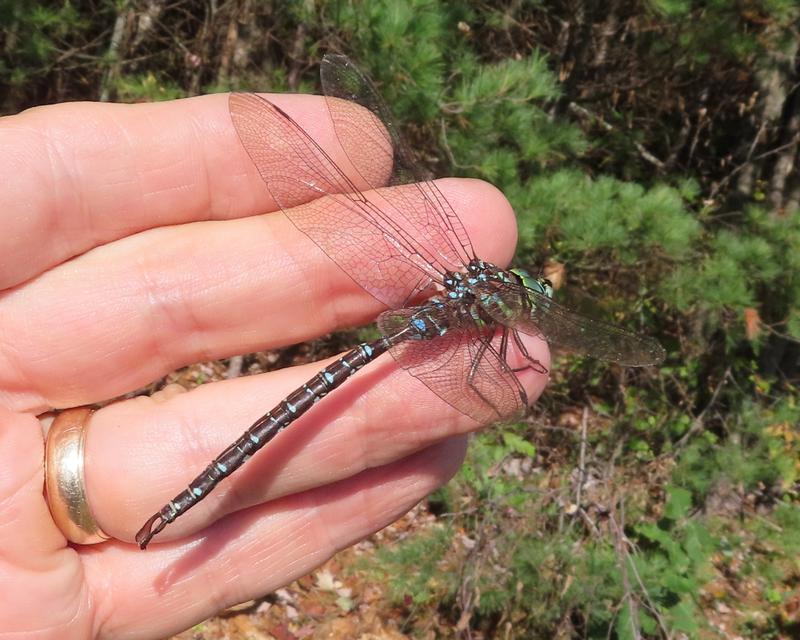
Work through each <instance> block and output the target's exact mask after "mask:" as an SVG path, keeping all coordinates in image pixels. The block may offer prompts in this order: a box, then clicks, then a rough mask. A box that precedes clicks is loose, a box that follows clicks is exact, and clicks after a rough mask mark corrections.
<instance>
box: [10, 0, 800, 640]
mask: <svg viewBox="0 0 800 640" xmlns="http://www.w3.org/2000/svg"><path fill="white" fill-rule="evenodd" d="M799 19H800V8H798V6H797V3H796V1H795V0H739V1H734V0H708V1H705V2H697V1H692V0H649V1H648V0H610V1H609V2H603V3H597V2H591V1H588V0H565V1H562V2H557V1H548V0H529V1H526V0H514V1H509V2H469V1H467V0H452V1H449V2H446V3H440V2H433V1H429V0H405V1H397V2H391V1H388V0H387V1H375V2H355V1H345V0H342V1H340V2H322V1H319V2H316V1H313V0H305V1H289V2H277V1H276V2H257V1H255V0H228V1H223V0H207V1H205V2H201V1H199V0H150V1H128V0H95V1H82V2H78V1H73V2H66V1H63V2H56V1H54V2H23V1H20V0H0V48H1V50H2V52H1V53H0V105H1V106H0V110H1V111H2V113H3V114H11V113H16V112H18V111H20V110H22V109H25V108H27V107H30V106H34V105H40V104H47V103H54V102H61V101H66V100H101V101H120V102H137V101H152V100H167V99H174V98H181V97H185V96H192V95H196V94H199V93H208V92H215V91H228V90H231V89H244V90H253V91H293V92H318V91H319V86H318V65H319V61H320V59H321V57H322V55H323V54H324V53H325V52H327V51H336V52H341V53H345V54H347V55H348V56H350V57H351V58H353V59H354V60H355V61H356V62H357V63H358V64H359V65H360V66H361V67H362V68H363V69H364V70H365V71H366V72H367V73H369V74H370V75H371V76H372V77H373V78H374V79H375V81H376V83H377V84H378V86H379V89H380V91H381V93H382V94H383V96H384V97H385V99H386V101H387V103H388V104H389V105H390V106H391V108H392V109H393V110H394V112H395V115H396V116H397V119H398V122H399V123H400V124H401V126H402V129H403V132H404V133H405V135H406V137H407V138H408V140H409V142H410V143H411V145H412V146H413V147H414V148H415V149H416V150H417V152H418V154H419V156H420V157H421V158H422V159H423V161H424V162H425V163H426V164H427V165H429V166H430V167H431V169H432V171H433V172H434V173H435V174H437V175H461V176H471V177H478V178H482V179H484V180H488V181H490V182H492V183H493V184H495V185H497V186H498V187H499V188H500V189H502V190H503V191H504V192H505V194H506V195H507V197H508V198H509V200H510V201H511V203H512V205H513V206H514V209H515V211H516V213H517V216H518V220H519V229H520V242H519V247H518V253H517V264H518V265H520V266H524V267H526V268H528V269H529V270H531V271H533V272H535V273H544V274H546V275H548V277H550V278H551V279H552V280H553V281H554V283H555V284H556V286H557V287H558V288H559V289H560V290H559V291H558V292H557V297H558V298H559V299H566V300H567V303H568V304H571V305H572V306H576V307H578V308H579V309H580V310H581V311H583V312H585V313H589V314H592V315H597V316H599V317H603V318H605V319H607V320H610V321H613V322H615V323H618V324H620V325H622V326H625V327H627V328H629V329H631V330H635V331H640V332H643V333H646V334H649V335H653V336H656V337H658V339H659V340H660V341H661V342H662V344H663V345H664V346H665V347H666V348H667V351H668V357H667V360H666V361H665V362H664V364H663V366H661V367H658V368H648V369H646V370H632V369H622V368H620V367H617V366H613V365H609V364H606V363H602V362H598V361H594V360H590V359H580V358H576V357H574V356H570V355H569V354H556V358H555V360H554V363H553V367H552V383H551V385H550V387H549V388H548V390H547V391H546V392H545V395H544V396H543V397H542V399H541V401H540V402H539V404H538V405H537V407H535V408H534V409H533V410H532V411H531V413H530V415H529V416H527V417H526V419H525V420H524V421H521V422H519V423H516V424H512V425H506V426H503V427H497V428H494V429H491V430H487V431H485V432H484V433H482V434H480V435H479V436H477V437H475V438H474V440H473V443H472V446H471V451H470V455H469V460H468V463H467V464H466V465H465V466H464V467H463V469H462V470H461V472H460V473H459V475H458V476H457V478H456V479H455V480H454V481H453V482H451V483H450V485H448V486H447V487H446V488H445V489H443V490H441V491H439V492H438V493H437V494H435V495H434V496H431V498H430V499H429V500H428V501H427V502H426V503H424V504H422V505H420V506H419V507H417V508H416V509H415V510H414V511H412V512H411V513H410V514H409V515H408V516H406V517H405V518H403V519H402V520H401V521H400V522H398V523H397V524H395V525H393V526H392V527H390V528H388V529H387V530H385V531H383V532H381V533H379V534H378V535H376V536H374V537H373V538H372V539H370V540H368V541H365V542H364V543H362V544H360V545H358V546H357V547H355V548H353V549H350V550H347V551H345V552H343V553H342V554H340V555H339V556H337V557H336V558H335V559H334V560H332V561H331V562H329V563H328V564H326V565H325V567H323V568H321V569H320V570H319V571H318V572H316V574H314V575H312V576H308V577H307V578H305V579H303V580H300V581H298V582H297V583H294V584H292V585H290V586H288V587H287V588H285V589H282V590H280V591H279V592H277V593H275V594H270V595H269V596H267V597H265V598H264V599H263V600H260V601H257V602H252V603H247V604H246V605H244V606H243V607H242V608H240V609H238V610H235V611H228V612H225V613H224V614H222V615H221V616H220V617H218V618H215V619H212V620H209V621H207V622H205V623H203V624H202V625H199V626H198V627H196V628H195V629H193V630H191V631H189V632H186V633H184V634H181V636H179V637H180V638H218V637H223V636H224V637H229V638H278V639H280V640H285V639H293V638H308V637H312V638H317V637H319V638H322V637H325V638H357V637H365V638H366V637H369V638H471V639H482V638H509V639H516V638H598V639H599V638H620V639H627V638H683V637H686V638H734V637H741V638H797V637H800V561H798V558H800V508H799V505H800V494H799V491H800V482H798V478H799V477H800V429H799V427H798V423H800V405H798V394H797V385H798V382H799V381H800V344H799V343H798V341H799V340H800V276H799V270H798V267H800V211H799V210H798V207H799V206H800V172H798V145H799V143H800V54H799V53H798V44H799V43H800V33H798V21H799ZM233 250H235V248H233ZM572 291H581V292H583V293H582V294H581V295H580V296H578V297H576V296H574V295H572V296H571V294H570V292H572ZM364 331H367V332H368V331H369V330H362V331H361V333H364ZM359 333H360V332H359V331H357V330H354V331H349V332H342V333H341V334H336V335H333V336H326V337H324V338H322V339H320V340H317V341H315V342H313V343H310V344H304V345H295V346H292V347H288V348H286V349H284V350H280V351H275V352H266V353H258V354H249V355H246V356H244V357H237V358H232V359H230V360H225V361H218V362H212V363H201V364H198V365H193V366H192V367H187V368H186V369H184V370H181V371H178V372H175V373H174V374H172V375H171V376H169V377H167V378H165V379H164V380H161V381H158V382H156V383H154V384H153V385H152V386H151V387H150V388H149V389H148V390H153V389H156V388H159V387H160V386H163V384H165V383H166V382H176V381H177V382H180V383H181V384H184V385H185V386H193V385H197V384H202V383H204V382H207V381H209V380H214V379H218V378H222V377H231V376H234V375H240V374H247V373H255V372H259V371H264V370H268V369H270V368H274V367H281V366H287V365H290V364H294V363H299V362H305V361H309V360H316V359H318V358H321V357H323V356H327V355H332V354H333V353H336V352H338V351H339V350H342V349H344V348H346V347H347V346H348V345H350V344H352V342H353V340H355V339H357V337H358V335H359ZM370 634H371V635H370Z"/></svg>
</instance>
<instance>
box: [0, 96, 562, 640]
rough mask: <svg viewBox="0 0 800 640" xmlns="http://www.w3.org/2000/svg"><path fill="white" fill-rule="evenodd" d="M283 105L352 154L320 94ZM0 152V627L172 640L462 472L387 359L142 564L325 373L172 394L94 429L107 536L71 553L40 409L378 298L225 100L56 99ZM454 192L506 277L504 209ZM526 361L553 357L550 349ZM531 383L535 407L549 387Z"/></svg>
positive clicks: (259, 343) (439, 429)
mask: <svg viewBox="0 0 800 640" xmlns="http://www.w3.org/2000/svg"><path fill="white" fill-rule="evenodd" d="M273 99H274V101H275V102H276V103H277V104H278V105H279V106H280V107H282V108H283V109H285V110H286V111H287V112H288V113H290V114H291V115H292V116H293V117H295V119H296V120H297V121H298V122H299V123H300V124H301V125H302V126H303V127H304V128H306V130H308V131H309V133H310V134H311V135H312V136H314V137H315V139H317V140H319V141H320V144H322V146H323V147H324V148H326V150H328V152H329V153H331V154H332V156H333V157H334V159H339V158H340V155H339V154H341V150H340V149H339V148H338V145H337V144H336V141H335V137H334V135H333V132H332V131H331V130H330V128H329V125H328V119H327V118H326V117H324V114H325V111H324V110H325V103H324V101H323V100H322V99H321V98H316V97H312V96H275V97H274V98H273ZM0 145H2V148H3V151H4V153H3V155H2V157H1V158H0V175H3V176H5V177H6V186H5V188H4V198H3V200H4V202H3V206H2V208H0V217H1V219H2V229H3V233H2V235H0V469H2V471H0V504H2V507H1V508H0V514H2V522H0V549H2V550H3V561H2V562H3V564H2V569H1V570H0V593H2V594H3V598H2V601H1V602H0V629H2V630H3V631H5V632H9V633H10V632H14V633H17V634H25V637H41V638H47V637H53V638H59V639H61V638H83V637H120V636H122V635H125V636H126V637H132V638H133V637H141V638H156V637H163V636H165V635H168V634H170V633H173V632H176V631H179V630H181V629H184V628H187V627H189V626H191V625H192V624H194V623H196V622H197V621H200V620H202V619H204V618H206V617H208V616H209V615H211V614H213V613H215V612H216V611H219V610H220V609H222V608H224V607H226V606H228V605H231V604H233V603H237V602H242V601H245V600H248V599H251V598H253V597H256V596H258V595H262V594H264V593H267V592H269V591H271V590H274V589H276V588H277V587H279V586H281V585H283V584H285V583H287V582H290V581H291V580H293V579H295V578H297V577H299V576H302V575H304V574H306V573H308V572H309V571H311V570H312V569H313V568H314V567H316V566H318V565H319V564H321V563H322V562H324V561H325V560H326V559H327V558H329V557H330V556H331V555H332V554H334V553H336V552H337V551H338V550H340V549H342V548H344V547H346V546H348V545H350V544H353V543H354V542H356V541H358V540H360V539H362V538H364V537H365V536H367V535H369V534H370V533H372V532H374V531H376V530H378V529H380V528H382V527H384V526H386V525H387V524H389V523H391V522H392V521H394V520H395V519H397V518H398V517H399V516H400V515H402V514H403V513H404V512H405V511H407V510H408V509H409V508H410V507H411V506H413V505H414V504H415V503H416V502H418V501H419V500H420V499H422V498H423V497H424V496H425V495H427V494H428V493H429V492H431V491H433V490H434V489H436V488H437V487H438V486H440V485H441V484H442V483H444V482H446V481H447V480H448V479H449V477H450V476H451V475H452V474H453V473H454V472H455V471H456V469H457V468H458V466H459V465H460V464H461V461H462V458H463V455H464V449H465V438H464V434H465V433H467V432H468V431H471V430H474V429H475V428H476V427H477V426H478V425H476V423H474V422H473V421H472V420H470V419H469V418H467V417H465V416H463V415H461V414H460V413H458V412H456V411H455V410H454V409H452V408H451V407H449V406H448V405H447V404H445V403H444V402H442V401H441V400H440V399H439V398H438V397H437V396H435V395H434V394H433V393H432V392H430V391H429V390H428V389H427V388H426V387H425V386H424V385H423V384H422V383H420V382H419V381H417V380H416V379H414V378H412V377H411V376H410V375H408V374H407V373H406V372H404V371H402V370H399V369H398V367H397V365H396V364H395V363H394V361H393V359H392V358H391V357H390V356H383V357H382V358H381V359H380V360H379V361H377V362H375V363H373V364H372V365H370V366H369V367H367V368H365V369H364V370H363V371H361V372H360V373H359V374H358V375H357V376H356V377H354V378H353V379H352V380H351V381H349V382H348V383H347V384H346V385H344V386H343V387H342V388H341V389H338V390H337V391H336V393H334V394H331V396H330V397H328V398H326V399H325V401H324V402H321V403H320V404H319V405H317V406H316V407H314V409H312V410H311V411H310V412H309V413H308V414H307V415H306V416H304V417H303V418H301V419H300V420H298V421H297V423H296V424H294V425H293V426H292V427H291V428H290V429H288V430H287V431H286V432H284V433H282V434H281V435H280V437H279V438H276V440H275V441H274V442H273V443H271V444H270V445H269V446H268V447H266V448H265V449H264V450H262V451H261V452H259V453H258V455H257V456H255V457H254V458H253V459H252V460H251V461H249V462H248V463H247V464H246V465H245V467H244V468H243V469H242V470H241V471H240V472H238V473H237V474H235V475H234V476H232V477H231V478H229V479H228V480H226V481H225V482H224V483H222V484H221V485H220V486H219V487H218V488H217V489H216V491H215V492H214V493H212V494H211V496H210V497H209V498H207V499H206V500H205V501H203V502H202V503H201V504H200V505H198V506H197V507H196V508H195V509H193V510H192V511H191V512H189V513H187V515H185V516H184V517H182V518H180V519H179V520H178V521H176V522H175V523H174V524H172V525H170V527H168V528H167V529H166V530H165V531H164V532H163V533H162V534H160V536H159V537H158V538H157V539H156V540H155V541H154V542H153V543H152V545H151V547H149V548H148V550H147V551H146V552H142V551H140V550H139V549H138V547H137V546H136V545H135V544H133V542H132V541H133V535H134V533H135V532H136V531H137V529H138V528H139V527H140V526H141V524H142V523H143V522H144V520H145V519H146V518H147V517H148V516H149V515H150V514H151V513H152V512H153V511H154V510H155V509H157V508H159V507H160V506H161V505H162V504H163V503H164V502H165V501H166V500H168V499H170V498H171V497H172V496H173V495H175V493H177V492H178V491H179V490H180V489H181V488H183V487H184V486H185V484H186V483H187V482H188V481H189V480H191V479H192V478H194V476H195V475H196V474H197V473H198V472H199V471H201V470H202V469H203V468H204V466H205V465H206V464H207V463H208V462H209V461H210V460H211V459H212V458H213V457H214V456H215V455H217V454H218V453H219V452H220V451H221V450H222V449H224V448H225V446H226V445H227V444H228V443H229V442H231V441H232V440H233V439H235V438H236V437H237V436H238V435H240V434H241V432H242V431H243V430H244V429H245V428H246V427H247V426H248V425H249V424H250V423H251V422H252V421H253V419H255V418H257V417H258V416H260V415H261V414H262V413H264V412H265V411H266V410H268V409H269V408H271V407H272V406H274V405H275V404H276V403H277V402H279V401H280V400H281V399H282V397H284V396H285V395H286V394H287V393H289V392H290V391H291V390H293V389H294V388H296V387H297V386H299V385H300V384H302V383H303V382H305V381H306V380H307V379H308V378H310V377H311V376H312V375H313V374H314V373H315V372H316V371H318V370H319V369H320V368H321V367H322V366H324V365H323V364H322V363H315V364H311V365H306V366H301V367H294V368H291V369H286V370H282V371H276V372H272V373H268V374H264V375H259V376H252V377H247V378H240V379H237V380H230V381H225V382H217V383H211V384H207V385H204V386H201V387H199V388H197V389H195V390H193V391H192V392H190V393H181V392H180V391H179V390H178V389H177V388H176V387H174V386H173V387H168V388H167V389H165V390H164V391H162V392H159V393H157V394H155V395H154V396H153V397H137V398H133V399H129V400H123V401H120V402H117V403H115V404H111V405H109V406H106V407H104V408H102V409H100V410H98V411H97V412H96V413H94V414H93V416H92V417H91V419H90V421H89V423H88V432H87V440H86V455H85V474H86V478H85V481H86V492H87V495H88V500H89V503H90V505H91V509H92V512H93V513H94V515H95V517H96V519H97V521H98V523H99V525H100V526H101V527H102V529H103V530H104V531H105V532H107V533H108V534H109V535H111V537H112V539H111V540H109V541H107V542H104V543H102V544H97V545H92V546H81V545H72V544H70V543H68V542H67V540H66V539H65V538H64V535H63V534H62V533H61V531H60V530H59V529H58V528H57V527H56V525H55V524H54V522H53V520H52V518H51V516H50V513H49V511H48V508H47V504H46V502H45V499H44V497H43V494H42V479H43V466H42V463H43V442H44V440H43V437H42V429H41V428H40V421H39V420H37V416H40V415H42V414H45V413H46V412H48V411H50V410H52V409H54V408H64V407H71V406H79V405H84V404H87V403H95V402H100V401H103V400H106V399H109V398H113V397H116V396H118V395H120V394H123V393H125V392H128V391H131V390H133V389H137V388H139V387H141V386H142V385H143V384H146V383H148V382H150V381H152V380H154V379H157V378H159V377H161V376H163V375H164V374H166V373H168V372H170V371H172V370H174V369H175V368H177V367H180V366H182V365H184V364H186V363H190V362H197V361H205V360H210V359H214V358H220V357H225V356H229V355H231V354H235V353H245V352H250V351H255V350H259V349H269V348H274V347H277V346H280V345H286V344H291V343H296V342H300V341H303V340H307V339H309V338H311V337H314V336H318V335H322V334H325V333H328V332H330V331H333V330H336V329H338V328H341V327H346V326H353V325H357V324H363V323H366V322H369V321H370V320H371V319H373V318H374V317H375V315H376V314H377V313H378V312H380V311H381V310H382V307H381V305H380V304H378V303H377V302H376V301H375V300H374V299H373V298H371V297H370V296H369V295H368V294H367V293H365V292H364V291H363V290H361V289H360V288H359V287H358V286H357V285H356V284H355V283H354V282H353V281H352V280H351V279H350V278H349V277H348V276H347V275H345V274H344V273H343V272H342V271H341V270H340V269H338V267H336V266H335V265H334V264H333V263H332V262H331V261H330V260H329V259H328V258H327V257H326V256H325V255H324V254H323V253H322V252H321V251H320V250H319V249H317V247H316V246H315V245H314V244H313V243H312V242H311V241H310V240H309V239H308V238H307V237H306V236H305V235H303V234H302V233H301V232H300V231H298V230H297V229H296V228H295V227H294V226H293V225H292V224H291V223H290V222H289V221H288V220H287V219H286V218H285V217H284V216H283V215H281V214H280V213H277V214H276V213H274V211H275V210H276V209H277V207H276V205H275V203H274V202H272V201H271V198H270V196H269V193H268V191H267V190H266V188H265V187H264V184H263V182H262V181H261V179H260V177H259V176H258V174H257V172H256V170H255V168H254V167H253V166H252V164H251V162H250V160H249V158H248V157H247V155H246V153H245V152H244V150H243V149H242V147H241V146H240V143H239V140H238V138H237V136H236V133H235V132H234V129H233V126H232V124H231V121H230V117H229V115H228V110H227V96H224V95H213V96H206V97H202V98H195V99H190V100H181V101H174V102H165V103H157V104H142V105H101V104H86V103H84V104H79V103H76V104H63V105H56V106H52V107H43V108H39V109H34V110H30V111H27V112H24V113H22V114H20V115H17V116H11V117H8V118H4V119H2V120H0ZM439 184H440V187H441V189H442V190H443V192H444V193H445V194H446V196H447V197H448V199H449V200H450V201H451V202H452V204H453V205H454V206H455V208H456V210H457V211H458V212H459V214H460V215H461V216H462V219H463V221H464V223H465V226H466V227H467V229H468V230H469V231H470V235H471V237H472V239H473V242H474V244H475V245H476V249H477V250H478V254H479V255H480V256H481V257H484V258H485V259H487V260H492V261H493V262H496V263H498V264H504V263H506V262H507V261H508V260H509V259H510V257H511V254H512V252H513V245H514V221H513V215H512V213H511V211H510V208H509V206H508V204H507V202H506V201H505V199H504V198H503V197H502V196H501V195H500V194H499V193H498V192H497V191H496V190H494V189H493V188H492V187H490V186H488V185H486V184H484V183H481V182H477V181H468V180H443V181H440V183H439ZM264 212H266V214H264ZM261 214H264V215H261ZM529 350H530V351H531V355H533V356H534V357H535V358H537V359H538V360H540V361H541V362H543V363H544V364H545V365H547V360H548V358H547V351H546V345H544V343H542V342H538V341H535V342H533V343H532V344H531V345H529ZM523 382H524V384H525V386H526V388H527V390H528V394H529V397H530V398H531V399H534V398H536V397H538V395H539V393H540V392H541V390H542V387H543V386H544V382H545V380H544V378H543V377H542V376H536V375H528V376H527V377H523ZM157 543H158V544H157Z"/></svg>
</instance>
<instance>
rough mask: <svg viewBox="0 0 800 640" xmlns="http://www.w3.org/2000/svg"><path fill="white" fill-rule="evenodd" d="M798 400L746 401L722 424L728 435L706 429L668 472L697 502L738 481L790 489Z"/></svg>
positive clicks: (796, 458) (797, 444)
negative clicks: (765, 403) (768, 403)
mask: <svg viewBox="0 0 800 640" xmlns="http://www.w3.org/2000/svg"><path fill="white" fill-rule="evenodd" d="M798 424H800V406H798V404H797V403H796V401H795V400H794V398H787V399H783V400H780V401H778V402H776V403H775V404H774V405H773V406H771V407H768V408H764V407H762V406H761V405H760V404H758V403H756V402H753V401H747V402H745V403H744V405H743V406H742V408H741V413H740V414H739V416H737V417H736V418H734V419H732V420H731V421H730V422H729V423H728V424H727V425H726V427H727V429H728V432H729V437H728V438H726V439H725V440H724V441H720V440H719V438H717V437H716V436H715V435H713V434H711V433H706V434H704V437H702V438H699V439H697V440H694V441H693V442H692V443H691V445H690V446H689V447H687V449H686V451H685V452H683V453H682V455H681V458H680V462H679V464H678V466H677V467H676V469H675V471H674V473H673V478H674V479H675V481H676V482H678V483H680V485H681V486H683V487H685V488H687V489H688V490H690V491H691V492H692V494H693V495H694V496H695V499H696V500H697V501H698V502H703V501H705V500H706V499H707V498H708V497H709V496H710V495H711V494H712V493H713V492H715V491H717V492H719V491H727V490H728V488H729V487H739V489H738V490H739V491H744V492H749V491H753V490H756V489H758V488H760V487H764V488H772V489H774V490H777V491H780V492H782V491H787V490H789V489H790V488H791V487H792V486H793V485H794V484H795V483H796V482H797V480H798V477H800V475H799V474H800V438H798V432H797V425H798Z"/></svg>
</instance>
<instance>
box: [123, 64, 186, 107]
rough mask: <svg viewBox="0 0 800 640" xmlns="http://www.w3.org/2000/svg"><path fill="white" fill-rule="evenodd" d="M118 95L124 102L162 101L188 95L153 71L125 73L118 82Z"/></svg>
mask: <svg viewBox="0 0 800 640" xmlns="http://www.w3.org/2000/svg"><path fill="white" fill-rule="evenodd" d="M116 91H117V97H118V98H119V99H120V100H121V101H123V102H145V101H146V102H160V101H162V100H176V99H177V98H184V97H186V93H185V92H184V91H183V89H181V87H179V86H177V85H176V84H174V83H170V82H169V81H168V80H163V79H160V78H159V77H158V76H157V75H156V74H154V73H153V72H150V71H149V72H147V73H142V74H135V75H125V76H122V77H121V78H119V80H117V82H116Z"/></svg>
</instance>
